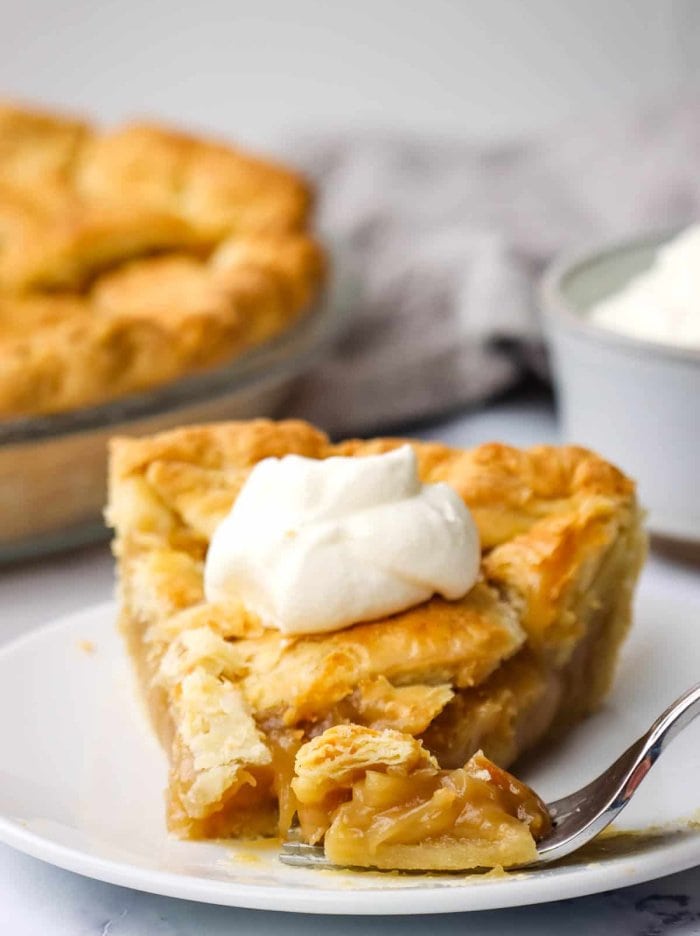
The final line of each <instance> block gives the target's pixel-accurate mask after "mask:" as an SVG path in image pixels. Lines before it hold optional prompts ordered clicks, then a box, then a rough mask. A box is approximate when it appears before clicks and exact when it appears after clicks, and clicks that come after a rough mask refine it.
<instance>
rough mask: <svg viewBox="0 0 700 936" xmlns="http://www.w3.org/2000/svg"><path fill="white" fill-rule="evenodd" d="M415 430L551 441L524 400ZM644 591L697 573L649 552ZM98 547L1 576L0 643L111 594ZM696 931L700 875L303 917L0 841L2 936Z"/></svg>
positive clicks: (105, 558)
mask: <svg viewBox="0 0 700 936" xmlns="http://www.w3.org/2000/svg"><path fill="white" fill-rule="evenodd" d="M417 434H419V435H422V436H425V437H434V438H437V437H439V438H443V439H445V440H446V441H450V442H452V443H454V444H460V445H470V444H475V443H477V442H481V441H486V440H489V439H501V440H504V441H508V442H512V443H514V444H523V445H526V444H532V443H534V442H546V441H552V440H555V439H556V430H555V425H554V420H553V417H552V414H551V412H550V410H549V408H548V407H547V405H546V404H545V403H542V402H538V401H536V400H525V401H523V402H520V403H505V404H500V405H496V406H494V407H492V408H491V409H489V410H487V411H485V412H481V413H478V414H473V415H470V416H465V417H461V418H459V419H455V420H452V421H450V422H448V423H445V424H443V425H442V426H438V427H432V428H430V427H429V428H426V429H423V430H422V431H421V432H420V433H417ZM644 574H645V585H646V586H647V587H648V586H651V587H653V588H654V589H655V590H668V591H669V593H673V594H674V595H675V596H676V597H679V596H680V597H682V596H683V595H684V594H687V595H688V596H689V598H690V597H692V596H695V597H696V599H697V596H698V595H699V594H700V566H697V565H693V564H692V563H691V562H687V561H685V562H684V561H679V560H677V559H670V558H667V557H666V558H664V557H661V556H659V555H655V556H653V557H652V559H651V560H650V562H649V564H648V566H647V569H646V570H645V573H644ZM111 589H112V565H111V559H110V557H109V553H108V550H107V548H106V547H95V548H91V549H85V550H81V551H77V552H74V553H72V554H70V555H67V556H63V557H57V558H53V559H51V560H46V561H43V562H32V563H25V564H23V565H19V566H15V567H13V568H9V569H4V570H2V571H0V619H1V627H2V640H8V639H11V638H12V637H13V636H14V635H16V634H18V633H21V632H23V631H25V630H27V629H28V628H30V627H32V626H36V625H38V624H41V623H42V622H44V621H47V620H50V619H51V618H52V617H55V616H57V615H59V614H62V613H66V612H70V611H72V610H76V609H78V608H81V607H84V606H86V605H89V604H92V603H94V602H97V601H100V600H103V599H105V598H107V597H109V595H110V592H111ZM457 926H459V927H460V928H462V929H463V930H464V931H465V932H469V933H475V934H484V936H511V934H516V933H517V934H519V936H528V934H533V936H534V934H538V936H541V934H543V933H546V934H550V933H551V934H557V936H558V934H560V933H562V932H564V931H566V932H567V934H570V936H578V934H581V936H583V934H586V936H597V934H603V933H605V934H608V933H614V934H621V936H662V934H672V936H690V934H700V868H697V869H694V870H691V871H687V872H684V873H682V874H676V875H673V876H670V877H667V878H664V879H662V880H660V881H655V882H651V883H648V884H644V885H640V886H637V887H632V888H626V889H624V890H619V891H612V892H609V893H606V894H601V895H598V896H595V897H589V898H582V899H579V900H575V901H571V900H569V901H562V902H558V903H557V902H555V903H551V904H545V905H542V906H539V907H528V908H522V909H517V910H504V911H496V912H489V913H476V914H463V915H460V916H459V919H458V918H457V916H455V915H449V916H444V917H439V916H431V917H412V918H410V919H408V918H405V917H394V918H378V917H355V918H351V917H312V916H306V915H299V916H293V915H287V914H279V913H266V912H262V911H251V910H233V909H226V908H221V907H210V906H204V905H199V904H194V903H190V902H186V901H178V900H174V899H171V898H166V897H156V896H152V895H148V894H142V893H138V892H136V891H130V890H126V889H124V888H120V887H114V886H112V885H109V884H102V883H100V882H97V881H91V880H89V879H87V878H82V877H79V876H78V875H75V874H71V873H70V872H67V871H61V870H59V869H57V868H53V867H51V866H49V865H47V864H44V863H42V862H39V861H36V860H34V859H32V858H29V857H27V856H25V855H22V854H19V853H18V852H14V851H13V850H12V849H9V848H6V847H4V846H0V934H2V936H5V934H7V936H38V934H51V936H195V934H199V933H206V934H207V936H219V934H221V936H223V934H224V933H226V934H229V933H234V932H235V933H240V934H248V933H260V934H271V936H272V934H276V933H278V932H279V933H282V932H284V933H285V934H286V936H294V934H297V933H299V934H301V933H304V934H306V936H314V934H316V933H319V934H320V933H322V932H323V933H330V934H333V933H338V934H340V933H349V934H351V933H362V934H370V933H380V932H381V933H383V934H387V936H389V934H391V933H399V932H401V933H406V932H407V931H408V932H415V933H417V932H425V931H427V930H428V929H430V930H431V931H432V932H434V933H435V934H436V936H437V934H440V933H452V932H454V930H455V927H457Z"/></svg>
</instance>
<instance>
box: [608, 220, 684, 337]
mask: <svg viewBox="0 0 700 936" xmlns="http://www.w3.org/2000/svg"><path fill="white" fill-rule="evenodd" d="M590 316H591V319H592V321H594V322H595V323H596V324H598V325H603V326H605V327H606V328H610V329H613V330H614V331H618V332H623V333H624V334H627V335H632V336H634V337H635V338H644V339H647V340H649V341H661V342H663V343H664V344H671V345H677V346H680V347H686V348H688V347H689V348H700V224H697V225H694V226H693V227H690V228H688V229H687V230H686V231H684V232H683V233H682V234H680V235H679V236H678V237H676V238H674V239H673V240H671V241H669V242H668V243H667V244H665V245H664V246H663V247H660V248H659V250H658V251H657V254H656V257H655V259H654V262H653V264H652V265H651V267H650V268H649V269H648V270H646V271H645V272H644V273H641V274H640V275H639V276H637V277H635V278H634V279H633V280H631V282H630V283H628V284H627V286H625V287H624V289H622V290H621V291H620V292H618V293H615V294H614V295H612V296H610V297H609V298H608V299H605V300H604V301H603V302H600V303H598V305H596V306H594V308H593V309H592V310H591V313H590Z"/></svg>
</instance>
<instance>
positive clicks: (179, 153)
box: [0, 105, 323, 416]
mask: <svg viewBox="0 0 700 936" xmlns="http://www.w3.org/2000/svg"><path fill="white" fill-rule="evenodd" d="M309 207H310V195H309V190H308V188H307V187H306V185H305V184H304V182H303V181H302V180H301V179H300V178H299V177H297V176H295V175H294V174H293V173H291V172H289V171H287V170H286V169H283V168H281V167H279V166H276V165H273V164H272V163H268V162H263V161H262V160H259V159H256V158H253V157H251V156H248V155H247V154H245V153H243V152H241V151H239V150H236V149H234V148H232V147H230V146H227V145H222V144H219V143H217V142H212V141H209V140H203V139H198V138H195V137H192V136H187V135H185V134H183V133H179V132H175V131H172V130H169V129H167V128H164V127H160V126H157V125H150V124H132V125H127V126H125V127H123V128H118V129H117V130H113V131H100V130H98V129H96V128H95V127H93V126H91V125H89V124H87V123H84V122H82V121H78V120H73V119H70V118H68V117H58V116H53V115H50V114H44V113H39V112H32V111H29V110H24V109H21V108H18V107H14V106H11V105H0V416H12V415H19V414H26V413H42V412H54V411H59V410H65V409H70V408H73V407H77V406H82V405H86V404H92V403H97V402H101V401H103V400H106V399H109V398H112V397H116V396H119V395H122V394H125V393H129V392H133V391H138V390H143V389H146V388H148V387H151V386H155V385H157V384H161V383H163V382H166V381H169V380H172V379H174V378H177V377H180V376H182V375H184V374H187V373H190V372H192V371H196V370H199V369H202V368H205V367H210V366H213V365H216V364H218V363H222V362H224V361H226V360H229V359H230V358H232V357H234V356H235V355H236V354H238V353H240V352H242V351H243V350H245V349H246V348H248V347H250V346H251V345H254V344H256V343H259V342H261V341H264V340H265V339H267V338H269V337H271V336H273V335H274V334H276V333H277V332H279V331H281V330H283V329H284V328H286V327H288V326H289V325H290V324H291V323H292V322H293V321H294V320H295V319H296V318H298V316H299V315H301V314H302V313H303V312H304V311H305V310H306V309H307V308H308V306H309V304H310V302H311V301H312V300H313V298H314V297H315V295H316V294H317V292H318V289H319V286H320V283H321V281H322V278H323V257H322V253H321V251H320V248H319V247H318V245H317V244H316V242H315V241H314V240H313V238H312V237H311V236H310V235H309V233H308V230H307V228H308V213H309Z"/></svg>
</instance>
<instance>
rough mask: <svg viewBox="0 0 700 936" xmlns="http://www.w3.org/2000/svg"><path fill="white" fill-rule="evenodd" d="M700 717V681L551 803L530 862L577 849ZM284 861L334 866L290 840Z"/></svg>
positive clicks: (613, 814)
mask: <svg viewBox="0 0 700 936" xmlns="http://www.w3.org/2000/svg"><path fill="white" fill-rule="evenodd" d="M698 715H700V683H698V685H696V686H693V688H692V689H689V690H688V691H687V692H685V693H683V695H682V696H680V698H678V699H676V701H675V702H674V703H673V705H671V706H669V708H667V709H666V711H665V712H664V713H663V714H662V715H660V716H659V717H658V718H657V719H656V721H655V722H654V724H653V725H652V726H651V728H649V730H648V731H647V732H646V733H645V734H643V735H642V736H641V738H639V739H638V740H637V741H635V742H634V744H632V745H630V747H628V748H627V750H626V751H625V752H624V754H622V755H620V757H618V759H617V760H616V761H615V762H614V763H613V764H611V765H610V767H608V769H607V770H605V771H604V772H603V773H602V774H600V776H599V777H596V779H595V780H592V781H591V782H590V783H588V784H586V786H584V787H582V788H581V789H580V790H577V791H576V792H575V793H571V794H569V796H564V797H562V799H558V800H555V801H554V802H552V803H548V804H547V809H548V811H549V815H550V816H551V818H552V830H551V832H550V833H549V834H548V835H547V836H545V837H544V838H543V839H540V841H539V842H538V843H537V858H536V860H535V861H533V862H530V863H529V864H528V865H522V866H520V867H532V866H533V865H540V864H546V863H548V862H550V861H556V860H557V859H559V858H563V857H564V856H565V855H570V854H571V853H572V852H575V851H577V850H578V849H579V848H581V846H582V845H585V844H586V843H587V842H590V841H591V839H593V838H595V836H596V835H598V833H600V832H602V831H603V829H605V828H606V826H608V825H610V823H611V822H612V821H613V820H614V819H615V818H616V817H617V816H618V815H619V814H620V813H621V812H622V810H623V809H624V808H625V806H626V805H627V804H628V803H629V801H630V800H631V799H632V797H633V796H634V794H635V792H636V791H637V789H638V788H639V784H640V783H641V782H642V780H643V779H644V778H645V777H646V775H647V774H648V773H649V771H650V770H651V768H652V767H653V766H654V764H655V763H656V761H657V760H658V759H659V756H660V754H661V752H662V751H663V750H664V748H666V746H667V745H668V744H670V742H671V741H673V739H674V738H675V737H676V735H678V734H680V732H681V731H683V729H684V728H686V727H687V726H688V725H689V724H690V723H691V722H692V721H693V719H695V718H697V716H698ZM279 858H280V861H283V862H284V863H285V864H289V865H302V866H306V867H314V868H334V867H337V866H336V865H333V864H331V863H330V862H329V861H327V860H326V858H325V855H324V852H323V848H322V847H321V846H320V845H306V844H304V843H303V842H285V843H284V844H283V845H282V848H281V851H280V855H279Z"/></svg>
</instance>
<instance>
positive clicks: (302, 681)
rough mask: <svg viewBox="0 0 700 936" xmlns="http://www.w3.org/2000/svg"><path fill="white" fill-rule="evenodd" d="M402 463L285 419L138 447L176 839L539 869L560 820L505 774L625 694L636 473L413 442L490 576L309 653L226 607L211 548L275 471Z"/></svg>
mask: <svg viewBox="0 0 700 936" xmlns="http://www.w3.org/2000/svg"><path fill="white" fill-rule="evenodd" d="M400 444H401V443H400V442H399V441H398V440H375V441H374V442H362V443H360V442H345V443H340V444H339V445H332V444H331V443H329V441H328V440H327V438H326V437H325V436H324V435H323V434H322V433H319V432H318V431H316V430H314V429H313V428H312V427H310V426H307V425H305V424H303V423H294V422H288V423H271V422H266V421H257V422H252V423H233V424H222V425H218V426H204V427H193V428H188V429H183V430H177V431H175V432H172V433H166V434H163V435H161V436H156V437H154V438H152V439H141V440H118V441H117V442H116V443H115V445H114V447H113V452H112V476H111V487H110V507H109V517H110V520H111V522H112V523H113V525H114V526H115V527H116V531H117V537H116V541H115V551H116V554H117V556H118V559H119V567H120V590H121V600H122V613H121V623H122V630H123V632H124V635H125V637H126V640H127V644H128V647H129V649H130V652H131V654H132V657H133V659H134V663H135V666H136V670H137V674H138V678H139V682H140V685H141V688H142V690H143V692H144V696H145V699H146V701H147V704H148V707H149V710H150V712H151V716H152V719H153V722H154V726H155V727H156V729H157V731H158V733H159V736H160V738H161V741H162V743H163V745H164V747H165V749H166V751H167V752H168V754H169V759H170V776H169V784H168V797H167V820H168V825H169V828H170V829H171V830H172V831H173V832H175V833H176V834H178V835H180V836H182V837H186V838H220V837H244V836H256V835H281V836H282V837H284V836H286V835H287V833H288V832H289V830H290V828H292V827H293V826H295V827H298V829H297V834H299V835H300V836H301V837H302V838H303V840H305V841H307V842H310V843H321V842H322V843H323V845H324V848H325V850H326V854H327V857H328V858H329V860H330V861H332V862H334V863H338V864H341V865H347V866H358V867H377V868H402V869H417V870H420V869H424V870H431V869H432V870H448V869H453V870H455V869H467V868H474V867H493V866H497V865H500V866H504V867H507V866H514V865H522V864H526V863H528V862H530V861H532V860H533V859H534V858H535V856H536V842H537V841H538V839H540V838H541V837H542V836H543V835H546V833H547V830H548V828H549V818H548V816H547V813H546V810H545V808H544V806H543V805H542V803H541V802H540V801H539V800H538V798H537V797H536V796H535V794H534V793H533V792H532V791H531V790H529V789H528V788H527V787H525V786H524V785H523V784H521V783H519V781H517V780H516V779H515V778H514V777H512V776H511V775H509V774H506V773H505V772H504V768H506V767H508V766H509V765H510V764H511V763H513V762H514V761H515V760H516V759H517V758H518V757H519V756H520V755H521V754H522V753H523V752H525V751H527V750H530V749H532V748H533V747H534V746H535V745H537V744H538V743H541V742H542V741H543V740H546V739H550V738H554V737H556V735H557V733H561V732H562V731H565V730H569V729H570V727H571V725H572V724H573V723H574V722H575V721H576V720H577V719H579V718H581V717H582V716H584V715H585V714H587V713H588V712H589V711H591V710H592V709H594V708H595V707H596V706H597V705H598V704H599V703H600V701H601V699H602V698H603V697H604V695H605V693H606V691H607V690H608V688H609V685H610V682H611V679H612V676H613V672H614V666H615V661H616V658H617V653H618V649H619V647H620V644H621V642H622V640H623V639H624V636H625V634H626V631H627V628H628V626H629V622H630V610H631V599H632V592H633V588H634V583H635V580H636V577H637V574H638V571H639V567H640V565H641V562H642V560H643V556H644V552H645V536H644V533H643V531H642V526H641V512H640V510H639V508H638V506H637V503H636V499H635V496H634V487H633V485H632V483H631V482H630V481H629V480H628V479H627V478H625V477H624V476H623V475H621V474H620V473H619V472H618V471H617V470H616V469H614V468H613V467H612V466H610V465H607V464H606V463H605V462H604V461H602V460H601V459H599V458H598V457H597V456H595V455H593V454H591V453H589V452H586V451H585V450H582V449H573V448H546V447H542V448H537V449H531V450H529V451H526V452H520V451H518V450H515V449H510V448H508V447H506V446H497V445H490V446H482V447H481V448H478V449H475V450H472V451H469V452H460V451H456V450H452V449H448V448H446V447H444V446H441V445H436V444H429V443H411V444H412V446H413V448H414V451H415V452H416V455H417V458H418V463H419V472H420V475H421V480H422V481H423V482H424V483H433V482H436V481H447V482H448V483H449V484H451V485H453V487H454V488H455V489H456V490H457V491H458V492H459V493H460V495H461V496H462V497H463V498H464V500H465V502H466V504H467V505H468V506H469V508H470V509H471V511H472V514H473V515H474V517H475V519H476V522H477V526H478V527H479V533H480V539H481V542H482V546H483V553H482V562H481V572H480V579H479V581H478V582H477V584H476V585H475V586H474V588H472V590H471V591H470V592H468V594H467V595H466V596H465V597H464V598H461V599H458V600H456V601H450V600H447V599H444V598H441V597H434V598H432V599H430V600H429V601H427V602H424V603H423V604H420V605H418V606H416V607H413V608H410V609H408V610H405V611H402V612H399V613H397V614H393V615H391V616H389V617H386V618H383V619H379V620H375V621H372V622H365V623H361V624H357V625H355V626H352V627H349V628H347V629H345V630H342V631H338V632H335V633H325V634H313V635H295V636H292V637H290V636H288V635H284V634H281V633H279V632H278V631H272V630H268V629H266V628H265V627H263V626H262V624H261V622H260V621H259V620H256V619H255V617H254V616H253V615H251V614H250V613H249V612H246V610H245V609H244V608H242V607H236V606H235V605H234V604H228V605H226V606H223V605H221V606H219V605H216V604H211V603H207V602H206V601H205V599H204V592H203V561H204V557H205V555H206V550H207V546H208V543H209V541H210V538H211V536H212V532H213V530H214V529H215V527H216V525H217V523H218V522H219V521H220V520H221V518H222V517H223V516H225V515H226V513H227V512H228V510H229V509H230V507H231V504H232V503H233V501H234V500H235V498H236V496H237V493H238V491H239V490H240V488H241V485H242V484H243V482H244V480H245V478H246V476H247V474H248V472H249V471H250V468H251V467H252V466H253V465H254V464H256V463H257V462H258V461H259V460H261V459H262V458H265V457H268V456H270V455H274V456H277V457H279V456H280V455H283V454H286V453H295V454H300V455H304V456H305V457H307V458H325V457H328V456H330V455H337V454H341V455H363V454H370V453H378V452H381V451H389V450H391V449H392V448H395V447H397V446H398V445H400Z"/></svg>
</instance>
